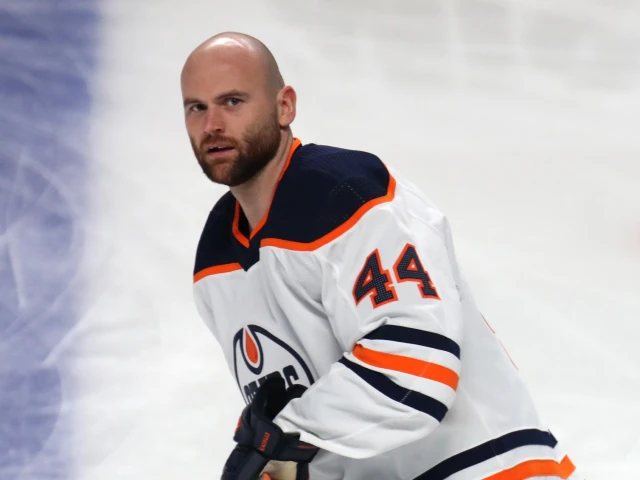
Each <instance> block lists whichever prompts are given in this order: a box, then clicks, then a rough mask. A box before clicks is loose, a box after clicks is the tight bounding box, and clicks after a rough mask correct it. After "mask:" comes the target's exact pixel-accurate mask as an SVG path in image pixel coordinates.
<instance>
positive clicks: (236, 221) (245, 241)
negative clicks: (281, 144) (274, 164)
mask: <svg viewBox="0 0 640 480" xmlns="http://www.w3.org/2000/svg"><path fill="white" fill-rule="evenodd" d="M300 145H302V142H300V140H299V139H298V138H294V139H293V143H292V144H291V148H290V149H289V154H288V155H287V161H286V162H285V164H284V167H283V169H282V172H280V176H279V177H278V181H277V182H276V186H275V188H274V189H273V194H272V195H271V201H270V202H269V208H267V211H266V212H265V214H264V215H263V217H262V219H260V221H259V222H258V224H257V225H256V228H254V229H253V231H252V232H251V234H250V235H249V238H247V236H246V235H245V234H244V233H242V232H241V231H240V226H239V225H240V216H241V215H242V208H240V203H239V202H238V201H237V200H236V206H235V214H234V216H233V226H232V227H231V231H232V232H233V236H234V237H236V240H238V242H240V244H241V245H243V246H244V247H245V248H249V244H250V241H251V239H253V237H255V236H256V234H257V233H258V232H259V231H260V230H261V229H262V227H264V225H265V223H267V218H268V217H269V210H271V204H272V203H273V197H274V196H275V194H276V190H277V188H278V184H279V183H280V180H282V177H283V176H284V173H285V172H286V171H287V169H288V168H289V164H290V163H291V157H293V154H294V153H295V151H296V150H297V149H298V147H299V146H300Z"/></svg>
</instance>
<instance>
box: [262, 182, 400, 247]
mask: <svg viewBox="0 0 640 480" xmlns="http://www.w3.org/2000/svg"><path fill="white" fill-rule="evenodd" d="M395 193H396V181H395V179H394V178H393V177H392V176H391V174H389V187H388V188H387V194H386V195H384V196H383V197H378V198H374V199H373V200H369V201H368V202H367V203H365V204H364V205H362V206H361V207H360V208H359V209H358V210H356V213H354V214H353V215H352V216H351V217H350V218H349V220H347V221H346V222H344V223H343V224H342V225H340V226H339V227H337V228H335V229H334V230H332V231H331V232H329V233H327V234H326V235H324V236H323V237H320V238H319V239H318V240H315V241H313V242H310V243H301V242H292V241H289V240H280V239H277V238H265V239H264V240H262V241H261V242H260V246H261V247H278V248H284V249H286V250H298V251H306V252H310V251H312V250H316V249H318V248H320V247H322V246H323V245H326V244H327V243H329V242H331V241H333V240H335V239H336V238H338V237H339V236H340V235H342V234H343V233H345V232H347V231H348V230H349V229H351V227H353V226H354V225H355V224H356V223H358V220H360V219H361V218H362V216H363V215H364V214H365V213H367V212H368V211H369V210H371V209H372V208H373V207H375V206H377V205H380V204H382V203H387V202H390V201H391V200H393V198H394V196H395Z"/></svg>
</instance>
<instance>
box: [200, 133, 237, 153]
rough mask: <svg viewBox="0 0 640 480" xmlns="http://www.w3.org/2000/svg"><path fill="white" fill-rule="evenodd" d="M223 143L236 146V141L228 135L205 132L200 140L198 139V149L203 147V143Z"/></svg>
mask: <svg viewBox="0 0 640 480" xmlns="http://www.w3.org/2000/svg"><path fill="white" fill-rule="evenodd" d="M217 142H220V143H225V144H228V145H231V146H233V147H237V142H236V141H235V140H234V139H233V138H230V137H226V136H224V135H211V134H207V135H206V136H205V137H204V138H203V139H202V140H200V145H199V147H200V150H202V149H203V148H204V145H205V144H207V143H217Z"/></svg>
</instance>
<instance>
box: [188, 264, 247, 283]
mask: <svg viewBox="0 0 640 480" xmlns="http://www.w3.org/2000/svg"><path fill="white" fill-rule="evenodd" d="M236 270H242V265H240V264H239V263H226V264H224V265H216V266H215V267H209V268H205V269H204V270H200V271H199V272H198V273H196V274H195V275H194V276H193V283H196V282H199V281H200V280H202V279H203V278H204V277H208V276H210V275H218V274H219V273H229V272H235V271H236Z"/></svg>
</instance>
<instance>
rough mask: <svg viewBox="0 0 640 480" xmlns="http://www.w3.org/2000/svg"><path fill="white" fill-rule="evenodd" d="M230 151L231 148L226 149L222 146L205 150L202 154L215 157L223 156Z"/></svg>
mask: <svg viewBox="0 0 640 480" xmlns="http://www.w3.org/2000/svg"><path fill="white" fill-rule="evenodd" d="M231 150H233V147H227V146H224V145H222V146H215V147H209V148H206V149H205V150H204V152H205V154H206V155H207V156H212V157H217V156H221V155H224V154H225V153H227V152H230V151H231Z"/></svg>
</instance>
